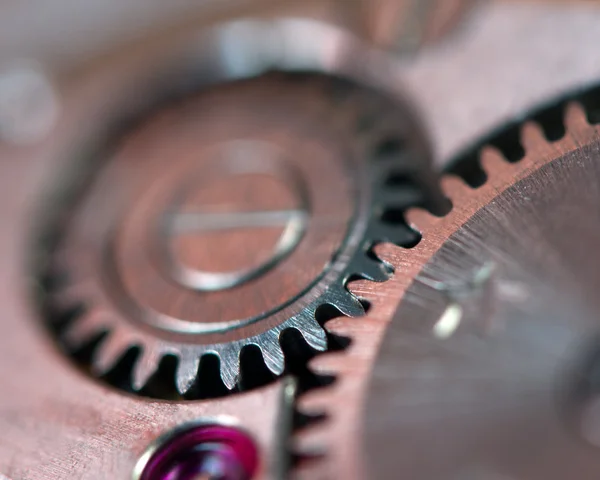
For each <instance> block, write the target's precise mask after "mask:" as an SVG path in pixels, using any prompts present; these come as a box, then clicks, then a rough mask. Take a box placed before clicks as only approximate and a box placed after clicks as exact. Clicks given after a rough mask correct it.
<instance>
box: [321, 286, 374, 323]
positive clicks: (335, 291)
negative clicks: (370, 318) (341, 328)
mask: <svg viewBox="0 0 600 480" xmlns="http://www.w3.org/2000/svg"><path fill="white" fill-rule="evenodd" d="M344 283H346V282H344ZM327 300H328V301H327V302H326V303H330V304H331V305H333V306H335V308H337V309H338V310H339V311H340V312H341V313H343V314H344V315H346V316H347V317H353V318H354V317H362V316H363V315H364V314H365V307H363V305H362V303H360V300H359V299H358V298H356V297H355V296H354V295H353V294H352V293H351V292H350V291H349V290H348V289H347V288H346V286H332V287H330V289H329V294H328V298H327Z"/></svg>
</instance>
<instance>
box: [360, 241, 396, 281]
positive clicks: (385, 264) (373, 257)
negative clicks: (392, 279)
mask: <svg viewBox="0 0 600 480" xmlns="http://www.w3.org/2000/svg"><path fill="white" fill-rule="evenodd" d="M375 247H376V244H372V245H370V246H369V248H367V249H366V250H365V255H366V256H367V258H370V259H371V260H373V261H375V262H381V265H382V266H383V268H384V269H385V271H386V273H387V274H388V275H393V274H394V271H395V268H394V266H393V265H392V264H391V263H389V262H386V261H384V260H382V259H380V258H379V257H378V256H377V254H376V253H375Z"/></svg>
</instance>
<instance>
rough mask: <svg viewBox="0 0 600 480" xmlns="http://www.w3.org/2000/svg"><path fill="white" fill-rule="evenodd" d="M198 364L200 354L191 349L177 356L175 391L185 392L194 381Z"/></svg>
mask: <svg viewBox="0 0 600 480" xmlns="http://www.w3.org/2000/svg"><path fill="white" fill-rule="evenodd" d="M199 366H200V356H199V355H198V354H197V353H194V352H193V351H191V352H185V353H183V354H181V355H180V356H179V364H178V365H177V372H176V373H175V385H176V386H177V391H178V392H179V393H181V394H182V395H183V394H185V393H186V392H187V391H188V390H189V389H190V388H191V386H192V385H193V384H194V382H195V381H196V378H197V376H198V368H199ZM228 388H229V387H228ZM230 390H231V388H230Z"/></svg>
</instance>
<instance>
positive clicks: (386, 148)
mask: <svg viewBox="0 0 600 480" xmlns="http://www.w3.org/2000/svg"><path fill="white" fill-rule="evenodd" d="M404 149H405V145H404V142H403V141H402V140H400V139H399V138H397V137H386V138H384V139H383V140H380V141H379V143H378V144H377V146H376V147H375V149H374V152H373V153H374V159H375V161H385V160H392V159H394V157H397V156H398V155H400V154H402V152H403V151H404Z"/></svg>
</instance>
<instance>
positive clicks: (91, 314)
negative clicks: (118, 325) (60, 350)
mask: <svg viewBox="0 0 600 480" xmlns="http://www.w3.org/2000/svg"><path fill="white" fill-rule="evenodd" d="M107 330H108V331H110V326H109V322H108V318H107V316H106V314H105V312H102V311H100V310H96V309H91V310H89V311H87V312H84V313H82V314H81V315H79V316H78V317H77V318H75V319H74V320H73V322H72V323H71V324H69V325H68V326H67V327H66V328H65V331H64V332H63V333H62V335H61V338H62V341H63V342H64V343H65V344H66V345H67V347H69V348H79V347H81V346H83V344H84V343H85V342H87V341H89V340H91V339H92V338H93V337H94V336H95V335H98V334H100V333H101V332H103V331H107Z"/></svg>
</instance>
